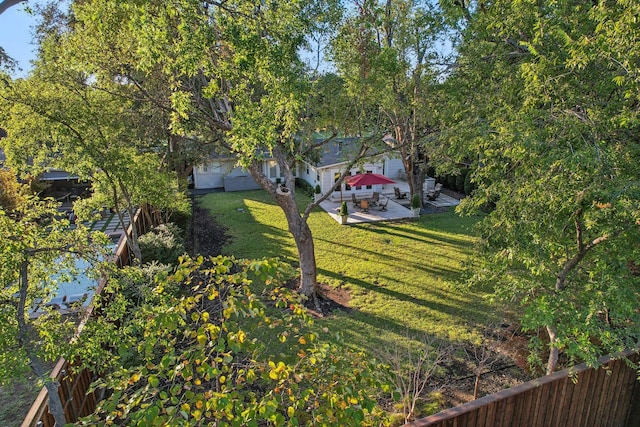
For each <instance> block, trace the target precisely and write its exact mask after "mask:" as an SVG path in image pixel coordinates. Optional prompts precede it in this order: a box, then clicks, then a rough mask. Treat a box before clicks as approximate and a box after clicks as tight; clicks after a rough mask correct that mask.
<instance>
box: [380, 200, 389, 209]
mask: <svg viewBox="0 0 640 427" xmlns="http://www.w3.org/2000/svg"><path fill="white" fill-rule="evenodd" d="M388 204H389V198H388V197H386V198H385V201H384V203H382V202H380V203H378V210H379V211H386V210H387V205H388Z"/></svg>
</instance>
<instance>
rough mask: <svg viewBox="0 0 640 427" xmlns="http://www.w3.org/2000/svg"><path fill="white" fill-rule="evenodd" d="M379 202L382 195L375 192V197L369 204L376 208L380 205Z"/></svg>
mask: <svg viewBox="0 0 640 427" xmlns="http://www.w3.org/2000/svg"><path fill="white" fill-rule="evenodd" d="M379 201H380V193H378V192H377V191H374V192H373V196H372V197H371V200H369V203H370V204H371V206H375V205H377V204H378V202H379Z"/></svg>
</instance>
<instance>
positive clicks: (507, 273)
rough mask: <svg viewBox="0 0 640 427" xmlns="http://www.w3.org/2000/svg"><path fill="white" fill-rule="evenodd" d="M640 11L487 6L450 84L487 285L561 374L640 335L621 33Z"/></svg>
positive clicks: (630, 94) (631, 103)
mask: <svg viewBox="0 0 640 427" xmlns="http://www.w3.org/2000/svg"><path fill="white" fill-rule="evenodd" d="M636 8H637V6H635V5H631V4H629V3H627V2H616V3H613V4H609V3H606V4H605V3H599V4H591V3H589V4H576V3H571V2H557V3H552V4H546V5H542V6H541V5H539V4H536V3H533V2H518V3H509V2H501V1H496V2H492V3H491V4H483V5H482V7H478V8H477V9H476V10H475V11H474V13H473V17H472V19H471V20H470V22H469V25H468V28H467V29H466V30H465V32H464V33H463V34H464V42H463V44H462V45H461V46H460V58H459V60H458V64H457V68H456V70H455V72H454V73H453V74H452V76H451V77H450V79H449V81H448V82H447V84H448V85H449V93H450V94H451V95H452V98H451V100H452V102H451V103H450V104H449V109H448V111H447V114H448V115H449V117H448V118H447V121H448V132H447V133H446V135H445V139H446V140H447V141H448V142H449V143H451V144H452V145H450V147H452V151H453V152H455V153H457V155H458V156H463V155H465V156H468V157H469V158H471V159H473V160H474V166H475V170H474V175H473V179H474V180H475V181H476V182H477V183H478V185H479V188H478V190H477V191H476V192H475V193H474V197H472V198H471V199H469V200H467V201H465V206H464V207H465V209H466V211H467V212H469V211H473V210H476V209H479V208H482V207H487V206H489V207H492V210H491V212H490V213H489V215H488V216H487V218H486V219H485V221H484V222H483V227H482V236H483V250H484V251H483V257H482V258H481V261H480V262H479V263H478V264H477V267H478V270H476V274H477V276H476V277H477V278H481V279H482V280H483V281H487V282H489V283H492V284H493V285H494V286H495V290H496V295H497V296H498V297H500V298H502V299H503V300H504V301H506V302H507V303H509V304H513V303H514V302H516V303H517V305H518V306H519V307H520V309H521V310H522V311H521V316H522V317H521V321H522V326H523V327H524V328H525V329H526V330H529V331H533V332H536V331H539V330H544V331H545V332H546V335H547V337H546V338H547V339H546V340H542V341H534V344H537V345H540V346H542V345H545V346H546V348H547V350H548V351H549V358H548V361H547V372H549V373H550V372H551V371H553V370H554V369H555V366H556V364H557V361H558V357H559V354H560V353H562V354H564V355H565V356H566V357H568V358H569V359H571V360H586V361H587V362H589V363H592V364H593V363H595V361H596V358H597V356H599V355H601V354H603V353H607V352H613V351H618V350H620V349H622V348H625V347H628V346H632V347H633V346H635V345H636V343H637V339H638V333H639V332H640V329H639V328H638V327H639V324H638V320H639V319H638V314H637V312H636V309H635V307H637V305H638V301H639V298H640V294H639V293H638V277H637V276H636V275H635V274H633V271H634V270H633V268H632V266H633V265H634V263H635V262H636V261H637V260H638V252H637V251H636V250H635V248H636V247H637V243H638V238H639V237H640V234H639V229H638V222H637V221H638V218H639V215H640V211H639V210H638V207H639V206H640V204H639V203H638V201H639V196H640V193H639V192H638V190H639V189H640V187H639V185H638V184H639V182H638V179H637V176H638V167H637V165H638V162H637V159H638V154H639V153H638V138H637V131H638V120H637V116H638V111H639V110H638V105H639V103H638V92H637V88H638V86H637V80H635V79H634V78H630V72H631V73H633V70H630V69H629V68H627V66H628V65H629V64H631V63H633V61H634V59H633V57H631V58H626V57H625V58H623V56H625V55H623V54H622V52H620V51H619V48H618V47H617V46H615V45H616V44H617V42H616V41H615V40H617V37H619V36H620V34H617V32H616V31H615V30H614V31H611V28H612V27H615V28H620V29H621V30H622V31H623V32H624V29H625V28H628V27H626V25H627V21H626V18H623V16H628V15H627V14H628V13H630V12H632V10H631V9H636ZM627 31H628V29H627ZM613 34H616V36H613ZM629 53H630V55H634V50H633V49H632V50H630V51H629ZM635 54H636V55H637V50H636V51H635ZM636 58H637V56H636ZM627 61H630V62H627ZM625 64H626V65H627V66H625ZM636 64H637V62H636ZM533 355H534V357H535V356H536V355H539V353H537V352H534V353H533Z"/></svg>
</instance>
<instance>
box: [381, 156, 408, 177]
mask: <svg viewBox="0 0 640 427" xmlns="http://www.w3.org/2000/svg"><path fill="white" fill-rule="evenodd" d="M384 174H385V176H386V177H387V178H391V179H401V180H405V179H406V176H407V174H406V173H405V170H404V165H403V164H402V159H401V158H399V157H395V158H388V159H387V160H386V162H385V171H384Z"/></svg>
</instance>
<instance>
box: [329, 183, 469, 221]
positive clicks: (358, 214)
mask: <svg viewBox="0 0 640 427" xmlns="http://www.w3.org/2000/svg"><path fill="white" fill-rule="evenodd" d="M393 187H398V188H399V189H400V192H403V193H407V194H408V193H409V183H407V182H406V181H400V180H397V181H396V182H395V184H387V185H384V186H382V191H381V195H382V196H384V199H385V200H386V199H387V198H388V199H389V203H388V204H387V209H386V210H384V211H380V210H378V207H377V206H371V207H370V208H369V211H368V212H363V211H362V209H359V208H358V207H354V206H353V203H352V202H351V193H346V194H344V195H343V199H342V200H344V201H346V202H347V204H348V206H349V218H348V219H347V224H358V223H363V222H376V221H399V220H404V219H409V218H415V217H414V216H413V213H412V212H411V209H410V203H411V201H410V200H409V199H408V198H407V199H397V198H396V196H395V194H394V191H393ZM383 203H384V201H383ZM459 203H460V201H459V200H457V199H455V198H453V197H450V196H447V195H446V194H442V193H441V194H440V196H439V197H438V198H437V199H436V200H434V201H425V204H426V208H423V210H422V213H424V212H425V209H428V207H433V208H445V207H450V206H456V205H458V204H459ZM320 207H321V208H322V209H324V210H325V211H326V212H327V213H328V214H329V215H330V216H331V217H332V218H333V219H334V220H336V221H337V222H338V223H340V222H341V218H340V215H339V212H340V200H339V199H338V198H336V197H335V196H333V197H331V198H329V199H327V200H325V201H323V202H322V203H320Z"/></svg>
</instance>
